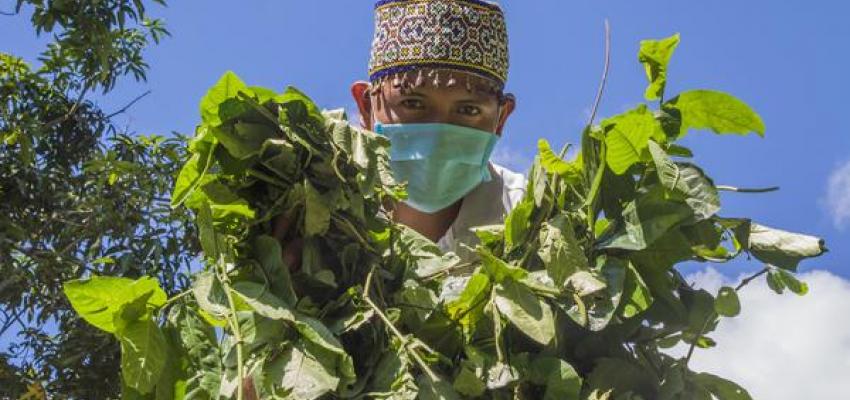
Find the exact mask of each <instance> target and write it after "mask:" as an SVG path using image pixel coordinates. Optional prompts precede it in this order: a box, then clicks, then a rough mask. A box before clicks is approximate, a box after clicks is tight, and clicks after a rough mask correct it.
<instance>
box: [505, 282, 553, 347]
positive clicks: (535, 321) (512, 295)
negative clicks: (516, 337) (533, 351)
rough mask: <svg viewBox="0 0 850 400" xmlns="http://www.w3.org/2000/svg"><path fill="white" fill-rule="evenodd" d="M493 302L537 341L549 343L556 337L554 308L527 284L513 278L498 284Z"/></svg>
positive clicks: (512, 321)
mask: <svg viewBox="0 0 850 400" xmlns="http://www.w3.org/2000/svg"><path fill="white" fill-rule="evenodd" d="M494 295H495V297H494V298H493V303H494V304H495V305H496V307H498V308H499V313H500V314H502V315H504V316H505V317H507V319H508V320H509V321H511V323H512V324H513V325H514V326H516V327H517V328H518V329H519V330H520V331H522V332H523V333H525V334H526V335H528V337H530V338H532V339H534V340H535V341H536V342H538V343H540V344H542V345H547V344H549V343H550V342H551V341H552V340H553V339H554V338H555V319H554V317H553V314H552V309H551V308H550V307H549V304H547V303H546V302H545V301H544V300H543V299H541V298H539V297H537V296H536V295H535V294H534V292H532V291H531V289H529V288H528V287H527V286H525V285H523V284H522V283H519V282H517V281H515V280H513V279H505V280H503V281H502V282H501V283H500V284H497V285H496V287H495V291H494Z"/></svg>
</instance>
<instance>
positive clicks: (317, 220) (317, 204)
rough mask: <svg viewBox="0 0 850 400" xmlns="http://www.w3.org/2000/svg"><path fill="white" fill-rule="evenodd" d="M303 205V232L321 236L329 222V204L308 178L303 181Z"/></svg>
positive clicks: (326, 229)
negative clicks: (304, 212) (304, 209)
mask: <svg viewBox="0 0 850 400" xmlns="http://www.w3.org/2000/svg"><path fill="white" fill-rule="evenodd" d="M304 193H305V196H306V197H305V202H306V204H305V207H306V208H307V211H306V216H305V218H304V233H305V234H306V235H307V236H308V237H309V236H321V235H324V234H325V232H327V231H328V227H330V223H331V210H330V205H329V204H327V200H326V199H325V197H324V196H323V195H322V194H321V193H319V191H317V190H316V188H314V187H313V185H312V184H311V183H310V181H309V180H305V181H304Z"/></svg>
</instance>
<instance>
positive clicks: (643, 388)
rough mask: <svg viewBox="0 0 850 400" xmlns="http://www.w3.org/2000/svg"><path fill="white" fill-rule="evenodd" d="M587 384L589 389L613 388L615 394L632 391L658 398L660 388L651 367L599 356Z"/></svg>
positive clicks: (644, 396)
mask: <svg viewBox="0 0 850 400" xmlns="http://www.w3.org/2000/svg"><path fill="white" fill-rule="evenodd" d="M585 384H586V387H587V389H588V390H589V391H590V390H593V389H598V390H600V391H603V392H604V391H607V390H613V391H614V393H615V394H623V393H626V392H629V391H631V392H632V393H633V394H639V395H640V396H642V398H644V399H655V398H657V393H658V389H659V388H658V382H657V379H656V378H654V377H653V376H652V373H651V372H650V370H649V369H644V368H641V367H639V366H637V365H635V364H633V363H631V362H628V361H626V360H622V359H619V358H604V357H601V358H597V359H596V365H595V366H594V368H593V371H591V373H590V374H589V376H588V377H587V380H586V383H585Z"/></svg>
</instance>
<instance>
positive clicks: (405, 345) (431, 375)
mask: <svg viewBox="0 0 850 400" xmlns="http://www.w3.org/2000/svg"><path fill="white" fill-rule="evenodd" d="M374 273H375V266H374V265H373V266H372V269H371V270H370V271H369V274H368V275H366V283H365V284H364V285H363V301H365V302H366V304H368V305H369V307H371V308H372V310H373V311H375V314H377V315H378V317H379V318H381V320H382V321H383V322H384V324H386V325H387V327H388V328H390V331H392V333H393V334H394V335H395V336H396V337H397V338H398V339H399V340H400V341H401V347H402V348H403V349H404V350H405V351H407V352H408V353H410V355H411V356H413V359H414V360H415V361H416V363H417V364H419V367H420V368H422V370H423V371H425V373H426V374H428V377H429V378H431V380H432V381H434V382H436V381H438V380H440V378H439V377H438V376H437V374H435V373H434V371H432V370H431V367H429V366H428V364H427V363H425V360H423V359H422V357H421V356H420V355H419V353H418V352H417V351H416V349H411V348H409V347H408V346H409V345H410V340H408V337H407V336H405V335H403V334H402V333H401V331H399V330H398V328H396V327H395V325H394V324H393V322H392V321H390V319H389V318H388V317H387V316H386V315H385V314H384V312H383V311H381V309H380V308H379V307H378V305H377V304H375V303H374V302H373V301H372V297H371V296H370V295H369V290H370V289H371V286H372V276H373V275H374Z"/></svg>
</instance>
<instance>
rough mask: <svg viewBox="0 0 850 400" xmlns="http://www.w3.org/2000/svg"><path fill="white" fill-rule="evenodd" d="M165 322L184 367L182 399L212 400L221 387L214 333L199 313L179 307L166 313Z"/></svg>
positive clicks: (216, 343) (188, 308) (218, 354)
mask: <svg viewBox="0 0 850 400" xmlns="http://www.w3.org/2000/svg"><path fill="white" fill-rule="evenodd" d="M168 321H169V323H171V324H172V325H173V326H174V327H175V328H176V330H177V335H178V337H179V343H180V347H181V348H182V353H183V354H184V355H185V358H186V361H187V362H188V366H187V368H186V372H187V376H186V382H185V385H186V387H185V391H186V398H198V399H213V398H216V397H217V396H218V393H219V390H220V388H219V385H220V384H221V373H222V365H221V354H220V352H219V347H218V339H217V338H216V333H215V330H214V329H213V327H212V326H210V325H209V324H207V323H206V322H205V320H204V318H203V317H202V316H201V314H200V312H198V311H196V310H195V309H194V308H191V307H186V306H183V305H181V304H177V305H175V306H174V307H173V308H172V309H171V310H170V312H169V313H168Z"/></svg>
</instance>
